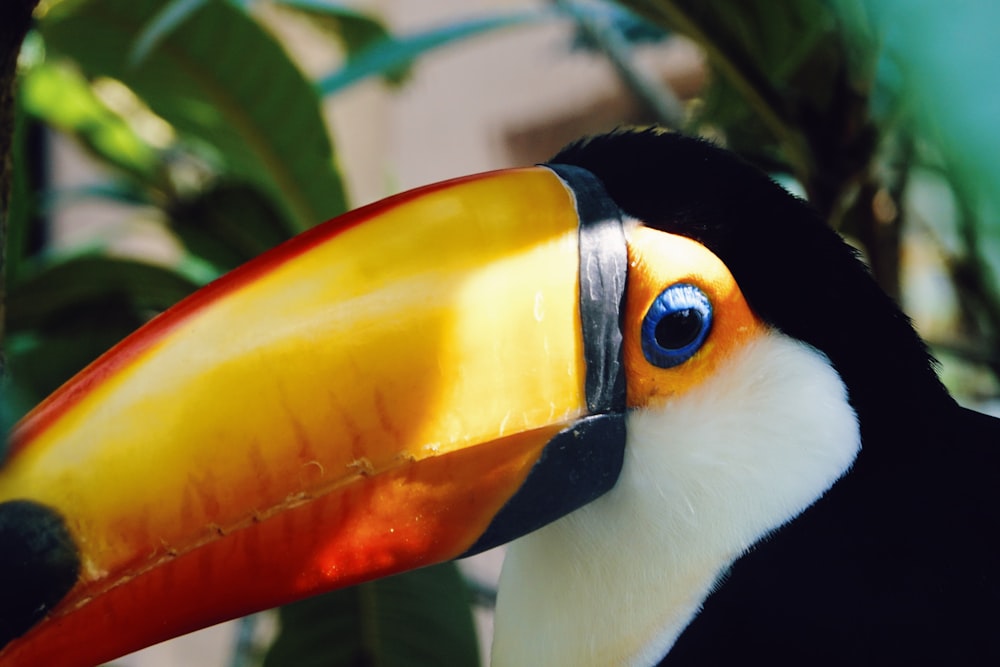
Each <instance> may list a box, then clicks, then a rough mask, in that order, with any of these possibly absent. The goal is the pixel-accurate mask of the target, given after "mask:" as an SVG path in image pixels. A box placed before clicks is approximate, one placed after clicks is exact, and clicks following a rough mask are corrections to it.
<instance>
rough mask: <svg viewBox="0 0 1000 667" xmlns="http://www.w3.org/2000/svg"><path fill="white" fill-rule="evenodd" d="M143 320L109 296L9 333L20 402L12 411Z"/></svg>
mask: <svg viewBox="0 0 1000 667" xmlns="http://www.w3.org/2000/svg"><path fill="white" fill-rule="evenodd" d="M140 324H142V319H140V318H139V317H138V316H137V315H136V314H135V313H133V312H131V311H130V310H129V309H128V304H127V303H125V302H124V300H123V299H121V298H119V297H109V298H105V299H101V300H96V301H90V302H88V303H85V304H72V305H70V306H69V307H67V309H66V310H65V311H64V312H62V313H61V314H60V315H59V318H58V322H56V321H55V320H53V321H52V322H49V323H48V324H47V325H46V326H45V327H42V328H39V329H34V330H31V331H11V332H10V333H8V335H7V339H6V341H5V345H6V348H7V359H8V362H9V368H10V374H11V378H12V380H13V382H14V383H15V386H16V387H17V388H18V390H19V391H20V396H21V398H22V400H21V401H20V403H16V404H15V405H14V406H13V409H14V410H15V411H16V413H15V414H14V415H13V417H14V418H18V419H19V418H20V417H21V416H22V415H23V414H24V412H26V410H27V409H28V408H30V407H31V406H33V405H35V404H37V403H39V402H40V401H41V400H42V399H43V398H45V397H46V396H48V395H49V394H51V393H52V392H53V391H55V390H56V389H57V388H58V387H59V385H61V384H62V383H63V382H65V381H66V380H68V379H69V378H70V377H72V376H73V375H74V374H75V373H77V372H78V371H80V370H82V369H83V368H84V367H85V366H86V365H87V364H89V363H90V362H91V361H93V360H94V359H95V358H96V357H97V356H98V355H100V354H101V353H103V352H105V351H106V350H107V349H109V348H110V347H111V346H112V345H114V344H115V343H117V342H118V341H120V340H121V339H123V338H124V337H125V336H127V335H128V334H129V333H131V332H132V331H134V330H135V329H136V328H138V327H139V325H140Z"/></svg>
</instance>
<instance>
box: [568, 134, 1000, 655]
mask: <svg viewBox="0 0 1000 667" xmlns="http://www.w3.org/2000/svg"><path fill="white" fill-rule="evenodd" d="M551 162H553V163H562V164H573V165H578V166H581V167H584V168H585V169H588V170H590V171H591V172H593V173H594V174H595V175H597V177H598V178H599V179H600V180H601V181H602V182H603V183H604V185H605V187H606V189H607V191H608V193H609V194H610V196H611V197H612V198H613V199H614V200H615V201H616V202H617V204H618V205H619V206H620V207H621V208H622V209H623V210H624V211H625V212H626V213H628V214H629V215H631V216H634V217H635V218H637V219H639V220H641V221H642V222H643V223H644V224H646V225H648V226H651V227H655V228H658V229H661V230H664V231H667V232H671V233H677V234H682V235H685V236H688V237H690V238H692V239H695V240H697V241H699V242H701V243H702V244H703V245H705V246H706V247H708V248H709V249H710V250H712V251H713V252H714V253H715V254H716V255H717V256H718V257H719V258H720V259H722V261H723V262H725V264H726V265H727V266H728V268H729V269H730V271H731V272H732V274H733V276H734V277H735V279H736V281H737V282H738V283H739V285H740V287H741V289H742V290H743V293H744V295H745V297H746V299H747V302H748V303H749V304H750V306H751V308H753V309H754V310H755V312H756V313H757V314H758V315H759V316H760V317H761V318H762V319H763V320H765V321H766V322H768V323H769V324H770V325H772V326H774V327H775V328H777V329H779V330H781V331H782V332H784V333H785V334H787V335H789V336H793V337H795V338H798V339H800V340H802V341H804V342H806V343H809V344H810V345H812V346H813V347H815V348H817V349H818V350H820V351H822V352H823V353H824V354H825V355H826V356H827V357H828V358H829V359H830V361H831V363H832V365H833V367H834V368H835V369H836V370H837V372H838V373H839V374H840V376H841V378H842V379H843V381H844V383H845V385H846V387H847V389H848V393H849V396H850V401H851V404H852V406H853V407H854V409H855V411H856V412H857V415H858V419H859V422H860V427H861V434H862V451H861V453H860V454H859V456H858V459H857V460H856V461H855V464H854V466H853V467H852V469H851V470H850V471H849V472H848V473H847V474H846V475H845V477H844V478H842V479H841V480H840V481H839V482H837V483H836V484H835V485H834V487H833V488H832V489H831V490H830V491H829V492H828V493H827V494H826V495H825V496H824V497H823V498H821V499H820V500H819V501H818V502H817V503H816V504H814V505H813V506H812V507H810V508H809V509H808V510H806V511H805V512H804V513H803V514H802V515H800V516H799V517H797V518H795V519H794V520H792V521H791V522H790V523H788V524H786V525H785V526H784V527H782V528H780V529H778V530H777V531H775V532H774V533H773V534H771V535H770V536H768V537H767V538H765V539H763V540H761V541H760V543H758V544H757V545H756V546H755V547H754V548H753V549H752V550H751V551H750V552H749V553H748V554H746V555H744V556H743V557H742V558H740V559H739V560H738V561H737V562H736V563H735V564H734V565H733V566H732V568H731V569H730V571H729V572H728V573H726V574H725V575H724V576H723V577H722V578H721V580H720V581H719V582H718V584H717V588H716V591H715V592H714V593H713V594H712V595H710V596H709V598H708V599H707V601H706V602H705V604H704V608H703V610H702V611H701V612H700V613H699V614H698V615H697V616H696V617H695V619H694V620H693V621H692V622H691V624H690V626H689V627H688V628H687V629H686V630H685V631H684V632H683V633H682V635H681V636H680V638H679V639H678V641H677V642H676V644H675V646H674V648H673V649H672V651H671V652H670V654H669V655H668V656H667V657H666V658H665V659H664V660H663V662H662V663H661V664H662V665H664V666H668V667H682V666H685V665H723V664H737V663H739V664H768V665H824V664H830V665H876V664H878V665H886V664H898V665H904V664H905V665H916V664H940V665H998V664H1000V633H998V632H997V626H998V622H1000V573H998V572H997V569H996V565H997V563H998V561H1000V549H998V547H997V536H998V535H1000V530H998V529H1000V420H997V419H994V418H991V417H988V416H985V415H981V414H979V413H976V412H973V411H970V410H966V409H964V408H962V407H959V406H958V405H957V404H956V403H955V401H954V400H953V399H952V397H951V396H950V395H949V394H948V392H947V390H946V389H945V388H944V386H943V385H942V384H941V382H940V381H939V379H938V377H937V373H936V368H935V363H934V360H933V359H932V357H931V356H930V354H929V352H928V350H927V347H926V345H925V344H924V343H923V341H922V340H921V339H920V338H919V336H918V335H917V333H916V332H915V331H914V329H913V327H912V325H911V324H910V321H909V319H908V318H907V317H906V316H905V315H904V314H903V312H902V311H901V310H900V309H899V307H898V306H897V305H896V304H895V302H894V301H893V300H892V299H890V298H889V297H888V296H887V295H886V294H885V293H884V292H883V291H882V290H881V289H879V287H878V286H877V284H876V283H875V281H874V280H873V279H872V277H871V276H870V274H869V272H868V270H867V268H866V267H865V265H864V264H863V262H862V261H861V260H860V259H859V258H858V256H857V253H856V252H855V251H854V250H853V249H852V248H851V247H850V246H848V245H847V244H846V243H845V242H844V241H843V240H842V239H841V238H840V237H839V236H838V235H837V234H836V233H835V232H834V231H832V230H831V229H829V228H828V227H827V226H826V225H825V224H824V223H823V221H822V220H821V219H820V218H819V216H818V215H817V214H816V213H815V212H814V211H813V210H812V209H811V208H810V207H809V206H808V204H806V203H805V202H803V201H801V200H800V199H797V198H795V197H793V196H792V195H790V194H788V193H787V192H786V191H785V190H784V189H783V188H781V187H780V186H778V185H777V184H775V183H774V182H772V181H771V180H770V179H769V178H768V177H767V176H766V175H765V174H763V173H761V172H760V171H758V170H757V169H756V168H754V167H752V166H751V165H749V164H747V163H745V162H744V161H742V160H741V159H739V158H737V157H736V156H734V155H732V154H731V153H729V152H727V151H725V150H722V149H720V148H718V147H716V146H714V145H712V144H710V143H707V142H704V141H701V140H697V139H691V138H688V137H684V136H681V135H678V134H670V133H661V132H657V131H654V130H647V131H627V132H618V133H613V134H610V135H605V136H602V137H597V138H594V139H590V140H587V141H583V142H580V143H577V144H574V145H572V146H570V147H568V148H566V149H564V150H563V151H562V152H560V153H559V154H558V155H557V156H556V157H555V158H553V160H552V161H551Z"/></svg>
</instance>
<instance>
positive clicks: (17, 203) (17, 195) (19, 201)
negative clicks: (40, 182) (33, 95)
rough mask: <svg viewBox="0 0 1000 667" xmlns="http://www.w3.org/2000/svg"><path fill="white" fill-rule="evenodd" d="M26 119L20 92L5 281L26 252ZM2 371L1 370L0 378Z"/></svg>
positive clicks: (28, 220) (28, 205) (12, 275)
mask: <svg viewBox="0 0 1000 667" xmlns="http://www.w3.org/2000/svg"><path fill="white" fill-rule="evenodd" d="M27 135H28V127H27V119H26V118H25V112H24V107H23V95H19V96H18V99H17V100H16V101H15V105H14V134H13V137H12V138H11V156H10V158H11V163H12V167H13V168H12V169H11V193H10V194H11V196H10V208H9V210H8V211H7V235H6V237H7V238H6V241H7V247H6V248H3V249H0V251H3V252H5V254H4V260H5V262H6V265H5V268H4V270H5V272H6V276H5V280H7V281H12V280H15V279H16V277H17V274H18V272H19V271H20V265H21V260H22V259H23V258H24V257H25V255H26V254H27V252H28V237H29V226H30V225H31V209H32V207H33V205H34V197H33V195H32V192H31V183H30V182H29V179H28V173H29V165H28V151H27V150H26V144H27ZM2 377H3V373H2V372H0V378H2Z"/></svg>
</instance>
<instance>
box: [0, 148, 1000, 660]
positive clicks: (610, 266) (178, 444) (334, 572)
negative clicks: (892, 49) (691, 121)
mask: <svg viewBox="0 0 1000 667" xmlns="http://www.w3.org/2000/svg"><path fill="white" fill-rule="evenodd" d="M998 453H1000V420H997V419H994V418H991V417H987V416H985V415H982V414H980V413H977V412H973V411H970V410H968V409H965V408H963V407H960V406H959V405H958V404H957V403H956V402H955V400H954V399H953V398H952V397H951V396H950V395H949V393H948V392H947V391H946V389H945V388H944V386H943V385H942V383H941V382H940V381H939V379H938V377H937V374H936V368H935V362H934V361H933V359H932V357H931V355H930V354H929V352H928V348H927V347H926V345H925V344H924V343H923V342H922V340H921V339H920V338H919V336H918V335H917V333H916V332H915V331H914V329H913V327H912V326H911V324H910V321H909V320H908V319H907V317H906V316H905V315H904V314H903V312H902V311H901V310H900V308H899V307H898V306H897V305H896V304H895V303H894V302H893V301H892V300H891V299H890V298H889V297H888V296H887V295H886V294H885V293H884V292H883V291H882V290H880V289H879V287H878V286H877V285H876V283H875V281H874V280H873V278H872V276H871V275H870V273H869V271H868V270H867V269H866V267H865V265H864V263H863V262H862V261H861V259H859V256H858V254H857V253H856V252H855V251H854V250H853V249H852V248H851V247H850V246H849V245H848V244H847V243H845V242H844V240H843V239H842V238H841V237H840V236H838V234H837V233H836V232H834V231H833V230H831V229H830V228H829V227H828V226H826V225H825V224H824V223H823V221H822V220H821V219H820V217H819V216H818V215H817V214H816V213H815V212H814V211H813V210H812V209H811V208H810V207H809V205H808V204H806V203H805V202H803V201H802V200H800V199H798V198H796V197H795V196H792V195H791V194H789V193H788V192H787V191H786V190H785V189H784V188H782V187H781V186H779V185H777V184H776V183H775V182H773V181H772V180H771V179H770V178H769V177H768V176H767V175H765V174H764V173H762V172H760V171H758V170H756V169H755V168H754V167H752V166H750V165H749V164H747V163H745V162H744V161H742V160H741V159H739V158H738V157H736V156H734V155H733V154H731V153H729V152H727V151H726V150H724V149H722V148H719V147H717V146H715V145H713V144H711V143H708V142H706V141H703V140H700V139H696V138H690V137H685V136H683V135H680V134H676V133H669V132H663V131H659V130H656V129H645V130H621V131H616V132H614V133H611V134H608V135H603V136H598V137H593V138H590V139H588V140H583V141H581V142H578V143H576V144H573V145H571V146H569V147H568V148H566V149H564V150H563V151H561V152H560V153H559V154H558V155H556V156H555V157H554V158H553V159H552V160H551V161H549V162H548V163H546V164H543V165H538V166H534V167H529V168H522V169H511V170H502V171H495V172H490V173H486V174H479V175H475V176H470V177H466V178H460V179H457V180H451V181H447V182H444V183H440V184H436V185H430V186H426V187H423V188H419V189H417V190H414V191H411V192H407V193H404V194H400V195H397V196H394V197H390V198H388V199H386V200H383V201H381V202H378V203H375V204H372V205H369V206H367V207H364V208H361V209H358V210H356V211H354V212H351V213H348V214H346V215H344V216H342V217H340V218H336V219H334V220H332V221H330V222H327V223H325V224H323V225H320V226H318V227H316V228H314V229H312V230H311V231H308V232H306V233H304V234H302V235H301V236H299V237H296V238H295V239H292V240H291V241H289V242H287V243H285V244H284V245H282V246H279V247H278V248H276V249H275V250H273V251H271V252H268V253H266V254H264V255H262V256H261V257H259V258H257V259H256V260H253V261H251V262H250V263H248V264H246V265H244V266H242V267H241V268H239V269H237V270H235V271H234V272H232V273H230V274H228V275H226V276H224V277H222V278H221V279H219V280H218V281H216V282H214V283H211V284H210V285H208V286H206V287H205V288H203V289H202V290H200V291H198V292H196V293H195V294H193V295H192V296H191V297H189V298H187V299H186V300H184V301H182V302H181V303H179V304H178V305H177V306H175V307H174V308H172V309H170V310H168V311H166V312H164V313H163V314H161V315H160V316H158V317H156V318H154V319H152V320H151V321H150V322H148V323H147V324H146V325H145V326H144V327H142V328H141V329H139V330H138V331H137V332H136V333H135V334H133V335H132V336H130V337H129V338H127V339H125V340H124V341H123V342H121V343H120V344H119V345H117V346H116V347H114V348H113V349H112V350H110V351H109V352H108V353H106V354H105V355H104V356H102V357H101V358H99V359H98V360H97V361H95V362H94V363H93V364H91V365H90V366H89V367H87V368H86V369H85V370H83V371H82V372H81V373H80V374H79V375H77V376H76V377H75V378H73V379H72V380H70V381H69V382H68V383H67V384H65V385H64V386H63V387H62V388H60V389H59V390H58V391H56V392H55V393H54V394H53V395H52V396H51V397H49V398H48V399H46V400H45V401H44V402H42V403H41V404H40V405H39V406H38V407H36V408H35V409H34V410H33V411H32V412H30V413H29V414H28V415H27V416H26V417H25V418H24V419H23V420H22V421H21V422H20V423H19V424H18V425H17V426H16V427H15V429H14V430H13V432H12V434H11V436H10V453H9V455H8V457H7V460H6V461H5V462H4V465H3V468H2V469H0V582H2V590H0V644H3V648H2V649H0V665H2V666H3V667H15V666H17V667H31V666H36V665H38V666H40V665H66V666H73V665H83V666H85V665H92V664H97V663H99V662H101V661H105V660H109V659H112V658H114V657H115V656H118V655H121V654H123V653H126V652H128V651H131V650H134V649H136V648H139V647H143V646H146V645H149V644H151V643H154V642H156V641H159V640H162V639H165V638H168V637H170V636H174V635H177V634H180V633H184V632H186V631H189V630H193V629H195V628H198V627H202V626H204V625H207V624H210V623H213V622H216V621H219V620H222V619H226V618H231V617H235V616H237V615H240V614H245V613H248V612H252V611H255V610H259V609H263V608H267V607H271V606H275V605H279V604H283V603H286V602H289V601H291V600H294V599H298V598H302V597H305V596H309V595H313V594H316V593H319V592H322V591H327V590H331V589H334V588H338V587H342V586H347V585H351V584H354V583H357V582H361V581H365V580H370V579H373V578H377V577H382V576H385V575H389V574H392V573H396V572H400V571H404V570H408V569H412V568H417V567H421V566H424V565H427V564H430V563H435V562H439V561H445V560H449V559H454V558H458V557H462V556H466V555H469V554H473V553H477V552H479V551H482V550H484V549H487V548H490V547H493V546H495V545H499V544H504V543H509V547H508V551H507V556H506V560H505V562H504V565H503V572H502V575H501V580H500V584H499V592H498V600H497V609H496V623H495V639H494V646H493V656H492V664H493V665H494V666H496V667H505V666H516V667H524V666H530V665H544V666H557V667H558V666H587V665H600V666H604V665H627V666H649V665H656V664H663V665H667V666H671V667H676V666H685V665H724V664H769V665H824V664H830V665H876V664H877V665H915V664H937V665H974V664H981V665H997V664H1000V634H998V627H1000V623H998V622H1000V573H998V568H997V565H998V564H1000V563H998V561H1000V558H998V549H997V544H998V536H1000V505H998V498H1000V454H998ZM661 661H662V662H661Z"/></svg>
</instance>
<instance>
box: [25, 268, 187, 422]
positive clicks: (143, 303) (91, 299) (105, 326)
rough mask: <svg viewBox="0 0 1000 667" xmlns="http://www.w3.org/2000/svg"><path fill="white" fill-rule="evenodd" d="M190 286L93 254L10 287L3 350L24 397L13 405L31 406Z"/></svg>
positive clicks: (166, 273) (162, 272)
mask: <svg viewBox="0 0 1000 667" xmlns="http://www.w3.org/2000/svg"><path fill="white" fill-rule="evenodd" d="M25 274H28V271H27V270H26V271H25ZM196 288H197V285H196V284H195V283H194V282H192V281H190V280H188V279H186V278H185V277H183V276H182V275H181V274H179V273H177V272H175V271H173V270H171V269H169V268H166V267H162V266H156V265H152V264H146V263H142V262H137V261H133V260H126V259H115V258H111V257H98V256H81V257H76V258H73V259H68V260H65V261H60V262H58V263H55V264H52V265H50V266H46V267H44V268H41V269H37V270H35V271H34V272H33V273H30V274H28V275H26V276H25V277H24V279H22V280H19V281H18V282H16V283H14V284H12V285H10V291H9V293H8V295H7V299H8V301H7V303H8V311H7V312H8V323H9V332H8V336H7V340H6V347H7V350H6V351H7V354H8V360H9V362H10V371H11V377H12V378H13V380H14V382H15V383H16V385H15V386H16V387H17V388H18V390H19V391H20V392H21V393H20V395H21V396H22V397H23V399H24V400H23V401H21V403H19V404H18V405H16V406H15V408H16V409H18V410H19V411H20V410H22V409H23V408H24V407H25V406H28V405H32V404H34V403H37V402H38V401H40V400H41V399H42V398H44V397H45V396H47V395H48V394H49V393H51V392H52V391H53V390H55V389H56V388H57V387H58V386H59V385H60V384H62V383H63V382H65V381H66V380H67V379H69V378H70V377H71V376H72V375H73V374H74V373H76V372H77V371H79V370H80V369H82V368H83V367H84V366H86V365H87V364H88V363H90V362H91V361H92V360H93V359H94V358H96V357H97V356H98V355H100V354H101V353H103V352H104V351H105V350H107V349H108V348H110V347H111V346H112V345H114V344H115V343H117V342H118V341H120V340H121V339H122V338H124V337H125V336H127V335H128V334H130V333H131V332H132V331H134V330H135V329H137V328H138V327H139V326H140V325H141V324H143V323H144V322H145V321H146V320H148V319H149V317H151V316H152V315H154V314H156V313H158V312H160V311H162V310H165V309H166V308H167V307H169V306H171V305H173V303H175V302H176V301H179V300H180V299H181V298H183V297H184V296H186V295H188V294H190V293H191V292H192V291H194V290H195V289H196ZM17 416H20V414H18V415H17Z"/></svg>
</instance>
